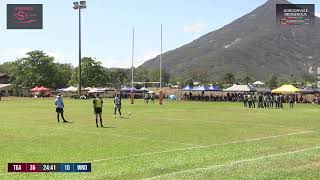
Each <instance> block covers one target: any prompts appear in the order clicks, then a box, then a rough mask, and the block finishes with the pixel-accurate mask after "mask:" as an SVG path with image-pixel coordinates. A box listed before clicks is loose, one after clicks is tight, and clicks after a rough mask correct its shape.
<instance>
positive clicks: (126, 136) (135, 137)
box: [40, 127, 202, 147]
mask: <svg viewBox="0 0 320 180" xmlns="http://www.w3.org/2000/svg"><path fill="white" fill-rule="evenodd" d="M40 128H42V129H49V128H45V127H40ZM50 129H52V128H50ZM55 129H59V130H64V131H74V132H80V133H88V134H99V135H106V136H114V137H120V138H123V137H125V138H131V139H136V140H146V141H150V142H161V143H168V144H179V145H185V146H192V147H201V146H202V145H197V144H191V143H183V142H175V141H166V140H153V139H150V138H144V137H137V136H129V135H122V134H107V133H99V132H92V131H83V130H75V129H66V128H55Z"/></svg>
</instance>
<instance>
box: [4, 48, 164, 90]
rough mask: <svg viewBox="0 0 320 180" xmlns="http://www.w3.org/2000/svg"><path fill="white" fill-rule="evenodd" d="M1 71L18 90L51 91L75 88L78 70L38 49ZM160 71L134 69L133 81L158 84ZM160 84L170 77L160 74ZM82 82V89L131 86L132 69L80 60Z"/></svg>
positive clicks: (89, 59) (89, 58)
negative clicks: (104, 65) (108, 66)
mask: <svg viewBox="0 0 320 180" xmlns="http://www.w3.org/2000/svg"><path fill="white" fill-rule="evenodd" d="M0 72H1V73H6V74H8V75H9V76H10V82H11V83H12V84H13V85H14V86H16V87H18V86H21V87H25V88H32V87H35V86H46V87H49V88H53V89H59V88H64V87H68V86H76V85H77V82H78V67H74V66H72V65H71V64H67V63H58V62H56V60H55V58H54V57H52V56H49V55H48V54H46V53H44V52H43V51H40V50H35V51H31V52H28V53H26V56H25V57H22V58H19V59H16V60H14V61H10V62H5V63H3V64H0ZM159 77H160V71H159V69H154V70H147V69H143V68H135V69H134V80H135V81H136V82H158V81H159ZM162 80H163V84H168V83H169V81H170V75H169V74H168V73H166V72H165V71H163V72H162ZM81 81H82V85H83V87H115V88H120V87H121V86H124V85H130V84H131V69H121V68H106V67H103V65H102V62H101V61H98V60H96V59H94V58H92V57H84V58H82V61H81Z"/></svg>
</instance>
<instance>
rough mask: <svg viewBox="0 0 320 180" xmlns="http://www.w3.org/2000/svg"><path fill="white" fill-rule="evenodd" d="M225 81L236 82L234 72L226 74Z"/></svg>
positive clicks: (226, 82) (227, 82) (228, 82)
mask: <svg viewBox="0 0 320 180" xmlns="http://www.w3.org/2000/svg"><path fill="white" fill-rule="evenodd" d="M223 81H224V83H225V84H234V83H235V82H236V78H235V76H234V74H232V73H227V74H226V75H225V76H224V78H223Z"/></svg>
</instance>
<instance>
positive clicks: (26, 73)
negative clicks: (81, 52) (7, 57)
mask: <svg viewBox="0 0 320 180" xmlns="http://www.w3.org/2000/svg"><path fill="white" fill-rule="evenodd" d="M26 55H27V57H24V58H20V59H18V60H16V61H14V62H13V64H12V68H11V69H10V73H9V74H10V77H11V83H12V84H13V85H14V86H16V87H17V86H19V85H21V86H23V87H27V88H31V87H34V86H46V87H49V88H56V87H57V84H58V83H57V81H58V80H59V78H57V74H58V70H57V66H56V64H55V63H54V57H51V56H48V55H46V54H45V53H44V52H43V51H39V50H35V51H31V52H28V53H27V54H26Z"/></svg>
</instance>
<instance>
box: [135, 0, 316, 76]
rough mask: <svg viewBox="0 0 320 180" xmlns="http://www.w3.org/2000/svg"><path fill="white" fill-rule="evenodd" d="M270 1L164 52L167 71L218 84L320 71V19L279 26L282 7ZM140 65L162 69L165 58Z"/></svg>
mask: <svg viewBox="0 0 320 180" xmlns="http://www.w3.org/2000/svg"><path fill="white" fill-rule="evenodd" d="M288 3H289V2H288V1H286V0H268V1H267V2H266V3H265V4H263V5H262V6H260V7H258V8H257V9H255V10H254V11H252V12H250V13H249V14H247V15H244V16H243V17H241V18H239V19H237V20H235V21H233V22H232V23H230V24H228V25H226V26H224V27H222V28H221V29H218V30H216V31H213V32H210V33H208V34H206V35H204V36H202V37H200V38H199V39H196V40H194V41H193V42H191V43H189V44H186V45H184V46H182V47H179V48H177V49H175V50H172V51H169V52H166V53H164V54H163V61H162V66H163V69H164V70H165V71H167V72H169V73H170V74H171V75H172V76H174V77H190V76H192V74H199V73H205V75H207V76H208V77H209V78H210V80H218V79H220V78H222V77H223V76H224V75H225V74H226V73H229V72H231V73H234V74H236V75H237V76H242V77H243V76H246V75H249V76H252V77H254V79H267V78H269V77H270V76H271V74H275V75H278V76H279V77H281V78H284V79H288V78H289V77H290V76H293V75H294V76H295V77H299V76H301V75H302V74H304V73H308V72H309V71H310V72H311V71H314V72H315V71H316V68H317V67H318V66H319V67H320V51H319V48H320V25H319V22H320V19H319V18H317V17H316V20H315V24H314V26H303V25H302V26H281V27H280V26H277V25H276V4H288ZM140 67H143V68H149V69H154V68H158V67H159V57H156V58H154V59H151V60H148V61H146V62H145V63H144V64H143V65H141V66H140Z"/></svg>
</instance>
